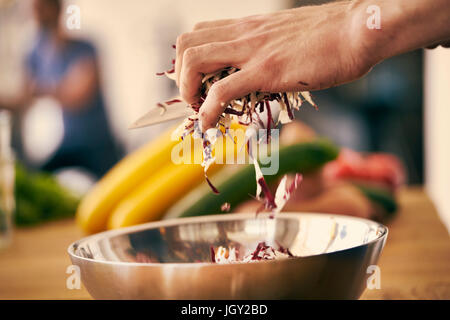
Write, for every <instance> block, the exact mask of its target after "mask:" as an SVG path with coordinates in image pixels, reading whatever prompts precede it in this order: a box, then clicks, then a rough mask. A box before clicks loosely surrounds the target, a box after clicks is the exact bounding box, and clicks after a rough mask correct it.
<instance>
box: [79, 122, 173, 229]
mask: <svg viewBox="0 0 450 320" xmlns="http://www.w3.org/2000/svg"><path fill="white" fill-rule="evenodd" d="M173 130H174V128H171V129H169V130H168V131H167V132H165V133H163V134H162V135H161V136H160V137H158V138H156V139H155V140H153V141H151V142H149V143H148V144H146V145H144V146H143V147H141V148H140V149H138V150H137V151H135V152H133V153H131V154H130V155H128V156H126V157H125V158H124V159H122V160H121V161H120V162H119V163H118V164H117V165H116V166H114V167H113V168H112V169H111V170H110V171H109V172H108V173H107V174H106V175H105V176H104V177H103V178H102V179H101V180H100V181H99V182H98V183H97V184H96V185H95V186H94V187H93V188H92V190H90V191H89V193H88V194H86V196H85V197H84V198H83V199H82V201H81V203H80V205H79V207H78V209H77V214H76V219H77V223H78V225H79V226H80V227H81V228H82V229H83V230H84V231H85V232H88V233H95V232H99V231H103V230H105V229H106V225H107V221H108V217H109V215H110V214H111V212H112V210H113V209H114V207H116V205H117V204H118V203H119V202H120V201H121V200H122V199H123V198H124V197H125V196H126V195H128V194H129V193H130V192H131V191H133V190H134V189H135V188H136V187H137V186H138V185H140V184H141V183H142V182H143V181H146V180H148V179H149V177H151V176H152V175H153V174H155V173H157V172H158V171H159V169H160V168H162V167H163V166H165V165H167V164H168V163H169V162H171V159H170V157H171V150H172V148H173V147H174V146H175V144H177V143H178V141H172V140H171V134H172V132H173Z"/></svg>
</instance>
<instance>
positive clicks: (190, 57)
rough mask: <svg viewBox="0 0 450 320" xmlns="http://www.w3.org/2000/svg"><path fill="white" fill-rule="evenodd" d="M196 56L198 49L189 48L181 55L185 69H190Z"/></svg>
mask: <svg viewBox="0 0 450 320" xmlns="http://www.w3.org/2000/svg"><path fill="white" fill-rule="evenodd" d="M197 55H198V48H196V47H191V48H187V49H186V50H185V51H184V53H183V61H184V62H185V64H186V66H187V67H191V66H192V64H193V63H194V62H195V60H196V57H197Z"/></svg>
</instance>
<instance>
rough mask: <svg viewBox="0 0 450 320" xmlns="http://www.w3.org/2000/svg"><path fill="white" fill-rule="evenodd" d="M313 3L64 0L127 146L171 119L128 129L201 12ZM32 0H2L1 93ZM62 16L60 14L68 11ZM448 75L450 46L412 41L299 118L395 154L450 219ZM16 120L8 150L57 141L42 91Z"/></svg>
mask: <svg viewBox="0 0 450 320" xmlns="http://www.w3.org/2000/svg"><path fill="white" fill-rule="evenodd" d="M319 2H324V1H293V0H292V1H290V0H282V1H281V0H264V1H263V0H249V1H238V0H228V1H211V0H209V1H206V0H189V1H188V0H166V1H145V0H133V1H123V0H121V1H119V0H116V1H107V0H96V1H88V0H73V1H64V2H63V3H64V6H63V8H66V7H67V5H69V4H76V5H77V6H79V8H80V9H81V28H80V29H75V30H66V31H67V32H68V33H69V34H70V35H71V36H73V37H77V38H83V39H87V40H89V41H90V42H91V43H93V44H94V46H95V47H96V49H97V54H98V61H99V65H100V70H101V83H102V87H103V92H104V96H105V100H106V107H107V113H108V119H109V120H110V123H111V127H112V129H113V130H112V131H113V134H114V137H115V139H116V140H117V143H118V144H119V145H120V146H122V147H123V148H124V150H125V152H131V151H133V150H135V149H137V148H138V147H139V146H141V145H143V144H144V143H145V142H147V141H148V140H149V139H152V138H153V137H155V136H156V135H157V134H158V133H159V132H161V130H162V129H163V128H164V127H167V126H169V125H171V124H165V125H158V126H154V127H151V128H145V129H140V130H135V131H129V130H128V129H127V127H128V125H129V124H130V123H132V122H133V121H134V120H136V118H138V117H139V116H141V115H142V114H143V113H145V112H146V110H148V108H150V107H151V106H153V105H155V103H156V102H158V101H162V100H165V99H167V98H170V97H172V96H174V95H175V94H176V87H175V86H174V84H173V83H172V82H171V81H170V80H167V79H162V78H158V77H157V76H155V73H156V72H159V71H162V70H166V69H168V67H170V60H171V59H172V58H173V54H174V51H173V49H172V48H171V45H172V44H174V43H175V39H176V37H177V35H178V34H180V33H182V32H186V31H189V30H191V29H192V27H193V25H194V24H195V22H198V21H204V20H214V19H220V18H224V17H227V18H232V17H241V16H246V15H251V14H258V13H264V12H271V11H275V10H280V9H284V8H288V7H292V6H298V5H303V4H310V3H319ZM31 3H32V1H28V0H18V1H13V0H0V97H8V96H14V95H17V94H18V93H20V90H21V88H22V87H21V83H22V82H23V71H24V68H23V65H24V63H23V62H24V59H25V55H26V53H27V51H28V50H29V48H30V46H31V44H32V41H33V37H34V34H35V31H36V25H35V23H34V22H33V19H32V11H31ZM62 15H63V21H62V22H63V23H64V22H65V21H64V20H65V18H66V17H68V16H69V14H67V13H66V12H64V11H63V12H62ZM449 83H450V50H448V49H447V50H445V49H442V48H438V49H435V50H425V51H424V50H418V51H415V52H411V53H408V54H405V55H402V56H399V57H395V58H392V59H389V60H387V61H385V62H383V63H381V64H379V65H377V66H376V67H375V68H374V69H373V70H372V72H371V73H370V74H368V75H367V76H365V77H364V78H362V79H360V80H358V81H356V82H354V83H351V84H348V85H344V86H341V87H338V88H333V89H328V90H323V91H321V92H316V93H313V94H314V97H315V100H316V103H317V104H318V105H319V107H320V112H315V111H314V110H313V109H312V108H304V109H302V110H301V111H300V112H299V113H298V114H297V117H298V118H300V119H302V120H303V121H305V122H306V123H307V124H309V125H310V126H312V127H313V128H315V129H316V130H317V131H318V132H319V133H321V134H323V135H325V136H328V137H330V138H332V139H333V140H335V141H336V142H337V143H338V144H340V145H342V146H347V147H350V148H353V149H355V150H359V151H386V152H390V153H394V154H396V155H397V156H399V157H400V158H401V159H402V160H403V162H404V163H405V165H406V167H407V172H408V183H410V184H425V185H426V187H427V190H428V191H429V194H430V196H431V197H432V198H433V200H434V202H435V205H436V206H437V208H438V211H439V212H440V214H441V216H442V218H443V220H444V221H445V222H446V224H447V227H450V201H449V197H448V192H449V191H448V190H450V182H449V181H450V169H449V167H448V164H449V163H450V143H449V138H450V129H449V127H448V124H447V122H448V121H449V120H450V110H449V105H450V95H449V90H448V84H449ZM16 118H18V117H16ZM21 119H22V120H21V121H20V122H19V121H18V119H15V121H14V126H13V128H14V130H15V132H14V135H13V137H14V138H13V142H14V149H15V151H16V154H17V157H18V158H19V159H21V160H22V161H23V162H25V163H26V164H28V165H30V166H34V167H39V165H40V164H42V163H44V162H45V161H46V159H48V158H49V157H50V156H51V155H52V153H53V152H54V150H56V148H57V147H58V145H59V143H61V140H62V136H63V132H64V126H63V124H62V116H61V111H60V109H59V107H58V103H57V102H56V101H55V100H53V99H51V98H40V99H38V100H36V101H35V102H34V106H33V107H32V108H30V109H29V110H28V111H27V112H26V113H25V114H24V115H23V117H21ZM18 123H21V125H20V126H19V125H17V124H18ZM59 176H60V179H61V180H62V181H63V182H65V183H66V184H69V185H71V187H72V188H75V189H79V190H83V189H86V188H88V187H89V185H90V184H91V183H92V181H94V180H95V177H94V176H93V175H92V174H90V173H89V172H88V171H86V170H80V168H77V169H76V170H74V169H73V168H71V169H70V170H64V171H63V172H59Z"/></svg>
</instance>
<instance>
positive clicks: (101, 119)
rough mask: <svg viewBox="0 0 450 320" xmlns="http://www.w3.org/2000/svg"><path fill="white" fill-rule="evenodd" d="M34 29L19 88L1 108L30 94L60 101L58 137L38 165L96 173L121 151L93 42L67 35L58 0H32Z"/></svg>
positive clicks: (16, 106) (19, 104) (15, 105)
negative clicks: (51, 151)
mask: <svg viewBox="0 0 450 320" xmlns="http://www.w3.org/2000/svg"><path fill="white" fill-rule="evenodd" d="M33 12H34V17H35V19H36V21H37V24H38V32H37V35H36V38H35V40H34V44H33V47H32V49H31V52H30V53H29V54H28V55H27V57H26V62H25V70H26V77H25V78H26V80H25V84H24V89H23V94H22V96H21V97H17V98H16V99H8V100H7V101H6V100H5V99H3V100H2V99H1V97H0V108H6V109H10V110H14V111H19V110H21V109H23V108H25V107H27V106H29V105H30V104H31V102H32V100H33V98H35V97H39V96H51V97H53V98H54V99H56V100H57V101H58V102H59V103H60V105H61V106H62V115H63V124H64V136H63V140H62V143H61V144H60V146H59V147H58V149H57V150H56V151H55V152H54V154H53V155H52V156H51V157H50V159H49V160H47V161H46V163H44V164H43V166H42V169H43V170H46V171H55V170H58V169H61V168H68V167H79V168H83V169H86V170H88V171H89V172H90V173H92V174H93V175H95V176H96V177H97V178H100V177H101V176H102V175H104V174H105V173H106V172H107V171H108V169H110V168H111V167H112V166H113V165H114V164H115V163H116V162H117V161H118V160H119V159H120V158H121V156H122V150H121V148H120V147H119V146H118V145H117V144H116V142H115V140H114V137H113V135H112V132H111V129H110V127H109V123H108V118H107V114H106V107H105V102H104V98H103V94H102V90H101V84H100V76H99V75H100V72H99V64H98V61H97V53H96V50H95V48H94V47H93V46H92V45H91V44H90V43H89V42H86V41H81V40H75V39H70V38H68V37H67V36H66V35H65V34H64V31H63V30H62V28H61V27H60V24H59V22H60V21H59V20H60V13H61V1H60V0H33Z"/></svg>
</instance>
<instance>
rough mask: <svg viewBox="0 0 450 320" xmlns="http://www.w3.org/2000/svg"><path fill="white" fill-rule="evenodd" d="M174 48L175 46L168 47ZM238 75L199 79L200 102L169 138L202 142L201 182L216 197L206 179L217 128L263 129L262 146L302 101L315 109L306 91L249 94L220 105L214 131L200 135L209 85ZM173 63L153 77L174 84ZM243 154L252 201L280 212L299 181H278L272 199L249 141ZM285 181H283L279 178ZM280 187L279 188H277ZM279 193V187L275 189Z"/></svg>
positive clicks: (230, 69)
mask: <svg viewBox="0 0 450 320" xmlns="http://www.w3.org/2000/svg"><path fill="white" fill-rule="evenodd" d="M172 47H173V48H175V46H172ZM235 72H239V69H237V68H234V67H228V68H225V69H222V70H219V71H216V72H212V73H208V74H205V75H204V77H203V79H202V84H201V88H200V99H199V101H198V102H196V103H193V104H191V105H190V106H189V107H191V108H192V109H193V110H194V115H191V116H189V117H188V118H186V119H185V120H184V121H183V123H182V124H181V125H180V126H179V127H178V128H177V129H176V130H175V131H174V133H173V137H175V138H181V139H183V138H184V137H186V136H187V135H189V134H193V136H194V138H202V139H203V162H202V166H203V168H204V173H205V178H206V181H207V182H208V185H209V186H210V187H211V189H212V190H213V192H214V193H219V191H218V190H217V188H215V187H214V186H213V184H212V183H211V181H210V180H209V179H208V177H207V174H206V173H207V171H208V168H209V167H210V165H211V164H212V163H214V161H215V159H214V157H213V155H212V149H213V147H214V144H215V142H216V139H217V138H218V137H219V136H220V135H221V131H220V130H218V129H220V128H222V129H224V130H225V132H226V133H228V130H229V128H230V125H231V120H232V119H235V120H237V122H238V123H240V124H242V125H245V126H249V125H255V126H257V127H259V128H261V127H265V129H266V132H267V133H266V142H269V141H270V137H271V128H273V127H275V126H276V125H277V124H278V123H281V124H284V123H288V122H291V121H292V120H293V119H294V110H298V109H299V108H300V106H301V105H302V103H303V100H302V98H303V99H304V101H307V102H308V103H309V104H311V105H312V106H314V108H316V109H317V106H316V104H315V103H314V102H313V100H312V98H311V94H310V93H309V92H307V91H301V92H279V93H269V92H259V91H256V92H252V93H249V94H247V95H245V96H243V97H240V98H237V99H233V100H231V101H227V102H226V103H223V106H224V111H223V113H222V115H221V116H220V117H219V120H218V123H217V125H216V128H212V129H209V130H207V132H206V133H205V134H203V133H202V132H201V130H200V126H199V124H198V121H199V118H198V112H199V109H200V107H201V105H202V104H203V102H204V101H205V99H206V96H207V95H208V92H209V90H210V89H211V87H212V85H213V84H214V83H215V82H217V81H220V80H221V79H223V78H225V77H227V76H229V75H231V74H233V73H235ZM174 73H175V59H172V68H171V69H170V70H167V71H165V72H160V73H157V75H166V76H167V77H168V78H170V79H172V80H175V74H174ZM180 101H181V100H180V99H174V100H169V101H166V102H164V103H159V104H158V106H159V107H161V108H162V109H163V110H162V111H163V112H164V111H165V110H166V108H168V107H170V105H171V104H173V103H175V102H180ZM273 101H276V102H278V103H279V105H280V112H279V114H278V118H277V119H276V121H275V119H274V118H273V113H272V110H271V105H270V103H271V102H273ZM264 111H266V113H267V123H266V124H264V123H263V121H262V120H261V117H260V114H262V113H263V112H264ZM247 147H248V148H247V151H248V153H249V155H250V157H251V158H253V163H254V164H255V171H256V184H257V193H256V198H257V199H258V200H261V198H260V194H261V192H263V193H264V205H263V208H261V210H262V209H264V208H265V209H270V210H272V212H273V213H275V212H279V211H281V209H282V207H283V206H284V204H285V203H286V202H287V200H288V199H289V196H290V193H291V192H292V191H293V190H291V189H292V188H294V189H295V188H296V187H297V185H298V183H299V182H300V181H301V175H300V176H299V177H300V178H297V177H296V179H295V181H294V186H290V187H289V188H287V189H286V186H285V180H282V184H283V181H284V184H283V187H282V188H281V191H280V193H279V192H278V190H277V195H276V196H275V197H273V195H272V194H271V193H270V190H269V188H268V186H267V184H266V182H265V180H264V177H263V175H262V173H261V169H260V168H259V165H258V161H257V160H256V157H253V156H252V153H251V148H250V141H247ZM283 179H285V178H283ZM280 186H281V185H280ZM278 189H280V187H279V188H278Z"/></svg>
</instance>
